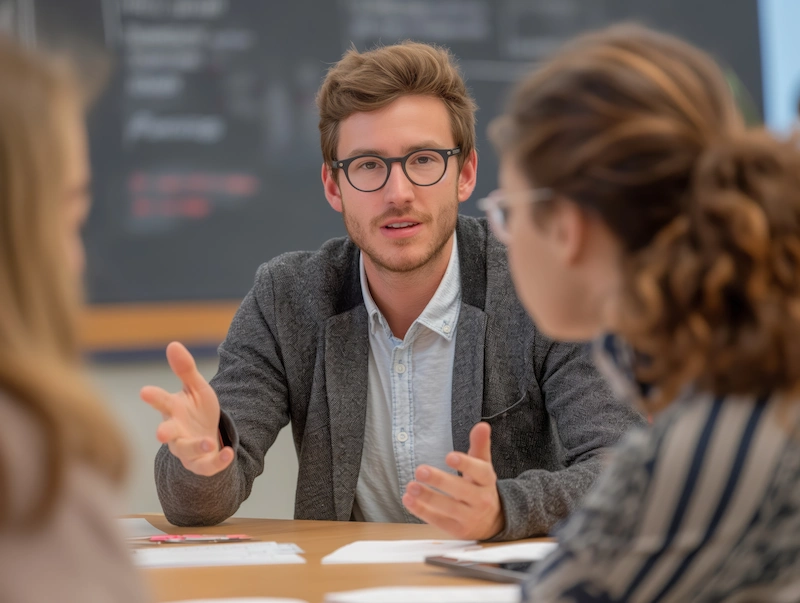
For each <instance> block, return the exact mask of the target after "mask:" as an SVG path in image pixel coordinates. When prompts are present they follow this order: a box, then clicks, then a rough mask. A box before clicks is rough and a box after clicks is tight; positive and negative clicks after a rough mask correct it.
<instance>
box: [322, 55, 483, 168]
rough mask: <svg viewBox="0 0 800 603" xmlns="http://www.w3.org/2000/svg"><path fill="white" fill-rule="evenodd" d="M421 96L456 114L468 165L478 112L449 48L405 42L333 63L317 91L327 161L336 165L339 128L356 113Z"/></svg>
mask: <svg viewBox="0 0 800 603" xmlns="http://www.w3.org/2000/svg"><path fill="white" fill-rule="evenodd" d="M407 95H421V96H432V97H435V98H438V99H440V100H441V101H442V102H443V103H444V104H445V106H446V107H447V111H448V113H449V114H450V126H451V128H452V131H453V138H454V140H455V143H456V145H457V146H458V147H460V148H461V154H460V155H459V156H458V165H459V166H462V165H463V163H464V161H465V160H466V158H467V157H469V155H470V153H471V152H472V150H473V149H474V148H475V111H476V110H477V105H476V104H475V101H474V100H473V98H472V96H470V94H469V91H468V90H467V86H466V84H465V83H464V79H463V78H462V77H461V74H460V73H459V71H458V67H457V66H456V63H455V59H454V58H453V55H452V54H451V53H450V51H448V50H447V49H445V48H443V47H440V46H433V45H430V44H422V43H419V42H411V41H405V42H401V43H400V44H394V45H392V46H382V47H378V48H375V49H373V50H369V51H367V52H359V51H358V50H356V49H355V48H351V49H350V50H348V51H347V52H346V53H345V54H344V56H343V57H342V59H341V60H340V61H339V62H338V63H336V64H335V65H333V66H332V67H331V68H330V69H329V70H328V74H327V75H326V76H325V80H324V81H323V83H322V86H321V87H320V89H319V92H318V93H317V107H318V108H319V131H320V142H321V146H322V158H323V160H324V161H325V163H326V164H331V163H332V162H333V160H334V159H341V157H338V158H337V157H336V144H337V142H338V140H339V124H340V123H341V122H342V120H344V119H346V118H348V117H349V116H350V115H352V114H353V113H361V112H368V111H376V110H378V109H381V108H383V107H386V106H387V105H389V104H391V103H392V102H394V101H396V100H397V99H398V98H400V97H401V96H407Z"/></svg>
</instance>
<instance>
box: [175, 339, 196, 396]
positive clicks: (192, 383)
mask: <svg viewBox="0 0 800 603" xmlns="http://www.w3.org/2000/svg"><path fill="white" fill-rule="evenodd" d="M167 362H169V367H170V368H171V369H172V372H173V373H175V376H176V377H178V379H180V380H181V381H182V382H183V385H184V387H185V388H186V389H188V390H193V391H196V390H198V389H200V388H201V387H202V386H204V385H206V380H205V379H203V376H202V375H201V374H200V371H198V370H197V364H196V363H195V361H194V358H193V357H192V354H191V353H190V352H189V350H187V349H186V346H184V345H183V344H182V343H179V342H177V341H173V342H172V343H170V344H169V345H168V346H167Z"/></svg>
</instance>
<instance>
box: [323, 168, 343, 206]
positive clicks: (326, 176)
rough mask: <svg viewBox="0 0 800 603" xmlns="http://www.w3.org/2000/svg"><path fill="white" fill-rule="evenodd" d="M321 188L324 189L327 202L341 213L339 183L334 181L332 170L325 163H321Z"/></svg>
mask: <svg viewBox="0 0 800 603" xmlns="http://www.w3.org/2000/svg"><path fill="white" fill-rule="evenodd" d="M321 176H322V189H323V190H324V191H325V198H326V199H327V200H328V204H329V205H330V206H331V207H332V208H333V209H335V210H336V211H338V212H339V213H342V191H341V189H340V188H339V183H338V182H336V178H335V177H334V174H333V170H332V169H331V168H330V166H328V165H326V164H325V163H323V164H322V174H321Z"/></svg>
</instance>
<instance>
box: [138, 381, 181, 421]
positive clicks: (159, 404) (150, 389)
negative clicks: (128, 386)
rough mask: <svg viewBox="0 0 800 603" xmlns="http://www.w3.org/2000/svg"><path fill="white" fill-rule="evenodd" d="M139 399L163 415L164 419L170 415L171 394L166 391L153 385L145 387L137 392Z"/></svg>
mask: <svg viewBox="0 0 800 603" xmlns="http://www.w3.org/2000/svg"><path fill="white" fill-rule="evenodd" d="M139 397H140V398H141V399H142V400H143V401H145V402H147V403H148V404H149V405H150V406H152V407H153V408H155V409H156V410H157V411H158V412H160V413H161V414H162V415H164V418H169V417H170V416H171V415H172V408H173V404H172V394H170V393H169V392H168V391H166V390H164V389H161V388H160V387H155V386H154V385H147V386H145V387H143V388H142V389H141V390H139Z"/></svg>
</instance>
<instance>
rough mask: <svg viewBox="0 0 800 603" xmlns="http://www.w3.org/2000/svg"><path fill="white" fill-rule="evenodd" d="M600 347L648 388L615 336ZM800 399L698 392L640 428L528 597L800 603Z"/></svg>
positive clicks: (616, 376)
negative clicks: (635, 373)
mask: <svg viewBox="0 0 800 603" xmlns="http://www.w3.org/2000/svg"><path fill="white" fill-rule="evenodd" d="M596 352H597V354H596V356H597V359H598V364H599V366H600V367H601V368H602V369H603V370H604V372H606V373H608V376H609V381H610V382H611V383H612V385H614V386H615V387H616V388H617V389H619V390H620V392H621V393H625V394H626V395H629V396H630V395H633V394H643V393H646V391H647V390H646V389H642V388H641V387H640V386H639V385H638V384H636V383H635V382H632V381H631V375H632V371H631V370H630V365H629V364H626V363H628V362H629V361H630V355H629V354H625V353H621V348H620V347H619V346H617V345H616V344H615V341H614V339H613V338H606V339H605V340H603V341H601V342H600V343H599V344H598V345H597V346H596ZM798 406H800V405H797V404H786V403H785V400H784V401H783V403H782V401H781V400H779V399H778V398H777V397H772V398H761V399H755V398H742V397H731V396H727V397H719V396H711V395H700V394H688V395H685V396H683V397H682V398H681V399H680V400H679V401H676V402H675V403H674V404H672V405H671V406H670V407H669V408H668V409H667V410H665V411H664V412H662V413H661V414H660V415H659V416H658V417H657V418H656V421H655V423H654V425H653V427H652V429H650V430H646V431H645V430H636V431H634V432H631V433H629V434H628V436H627V437H626V438H625V440H624V441H623V442H621V443H620V445H619V447H618V448H617V449H616V450H615V452H614V453H613V456H612V457H611V459H610V464H609V466H608V467H607V469H606V471H605V472H604V474H603V475H602V476H601V477H600V478H599V479H598V481H597V483H596V485H595V487H594V489H593V490H592V491H591V493H590V494H589V495H588V496H587V498H586V500H585V501H584V505H583V507H582V508H581V510H579V511H577V512H576V513H575V514H574V515H573V516H572V517H571V518H570V519H569V520H568V521H567V522H566V523H565V524H564V525H563V527H562V528H561V529H560V530H559V532H558V539H559V547H558V549H556V551H554V553H553V554H552V555H550V556H549V557H548V558H547V559H546V560H544V561H542V562H541V563H539V564H538V565H537V567H536V569H535V572H534V575H533V576H532V578H531V580H530V581H529V582H528V583H527V584H526V585H524V586H523V600H526V601H530V602H536V603H549V602H574V603H584V602H589V601H591V602H596V603H600V602H602V603H615V602H622V601H626V602H627V601H630V602H641V603H644V602H664V603H666V602H677V601H680V602H700V601H702V602H711V601H728V602H737V603H739V602H745V601H747V602H750V601H759V602H787V603H788V602H790V601H800V430H799V429H798V425H800V422H799V421H798V417H799V416H800V412H799V411H798V408H797V407H798Z"/></svg>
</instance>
